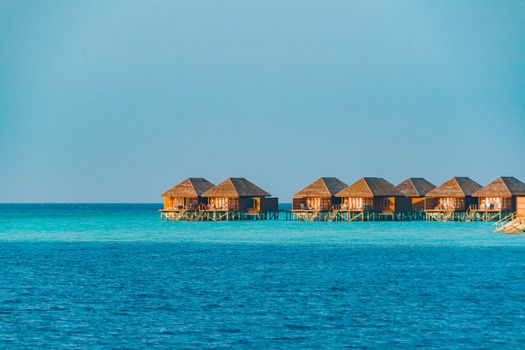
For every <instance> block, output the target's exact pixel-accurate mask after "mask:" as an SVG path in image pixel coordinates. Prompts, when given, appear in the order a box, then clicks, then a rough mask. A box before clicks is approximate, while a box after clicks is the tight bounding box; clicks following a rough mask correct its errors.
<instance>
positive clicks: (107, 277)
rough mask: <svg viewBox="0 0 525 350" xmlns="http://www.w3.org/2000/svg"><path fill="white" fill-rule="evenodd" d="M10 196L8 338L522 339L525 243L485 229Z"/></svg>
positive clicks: (3, 251)
mask: <svg viewBox="0 0 525 350" xmlns="http://www.w3.org/2000/svg"><path fill="white" fill-rule="evenodd" d="M158 208H159V206H156V205H0V282H1V284H0V316H1V318H0V347H7V348H34V347H40V348H62V347H73V348H74V347H82V348H85V347H96V348H145V347H147V348H188V349H190V348H192V349H202V348H224V347H229V348H239V349H243V348H249V349H252V348H261V349H268V348H282V349H307V348H311V349H332V348H345V347H348V348H367V347H395V348H403V347H405V348H406V347H410V348H412V347H416V346H419V347H425V348H426V347H445V348H480V347H484V348H496V347H497V348H501V347H507V348H521V347H523V344H524V343H525V313H524V312H523V310H525V259H524V257H525V236H521V235H504V234H495V233H493V232H492V231H493V226H492V225H491V224H490V223H431V222H384V223H378V222H376V223H372V222H370V223H366V222H365V223H362V222H357V223H315V222H314V223H304V222H287V221H259V222H218V223H209V222H197V223H185V222H160V221H159V215H158V211H157V209H158Z"/></svg>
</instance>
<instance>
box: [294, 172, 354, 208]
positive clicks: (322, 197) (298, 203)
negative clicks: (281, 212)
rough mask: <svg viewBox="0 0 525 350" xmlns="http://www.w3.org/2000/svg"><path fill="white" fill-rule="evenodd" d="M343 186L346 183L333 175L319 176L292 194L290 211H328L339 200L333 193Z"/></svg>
mask: <svg viewBox="0 0 525 350" xmlns="http://www.w3.org/2000/svg"><path fill="white" fill-rule="evenodd" d="M345 187H346V184H345V183H344V182H343V181H341V180H339V179H337V178H335V177H320V178H319V179H317V180H315V181H314V182H312V183H311V184H309V185H308V186H306V187H304V188H303V189H301V190H300V191H298V192H297V193H295V194H294V196H293V198H292V211H295V212H301V211H303V212H309V211H311V212H324V211H329V210H330V209H331V208H332V207H333V206H334V205H338V204H339V203H340V202H341V201H340V199H339V198H337V197H336V196H335V195H336V194H337V192H339V191H341V190H342V189H343V188H345Z"/></svg>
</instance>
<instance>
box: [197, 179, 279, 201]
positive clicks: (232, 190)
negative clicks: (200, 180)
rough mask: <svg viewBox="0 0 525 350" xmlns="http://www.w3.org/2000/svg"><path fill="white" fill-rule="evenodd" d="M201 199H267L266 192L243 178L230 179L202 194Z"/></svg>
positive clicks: (267, 194)
mask: <svg viewBox="0 0 525 350" xmlns="http://www.w3.org/2000/svg"><path fill="white" fill-rule="evenodd" d="M202 196H203V197H223V198H239V197H267V196H270V194H269V193H268V192H266V191H265V190H263V189H261V188H260V187H257V186H256V185H254V184H253V183H251V182H250V181H248V180H246V179H245V178H243V177H230V178H227V179H226V180H224V181H223V182H221V183H220V184H218V185H217V186H215V187H214V188H212V189H210V190H208V191H206V192H205V193H203V194H202Z"/></svg>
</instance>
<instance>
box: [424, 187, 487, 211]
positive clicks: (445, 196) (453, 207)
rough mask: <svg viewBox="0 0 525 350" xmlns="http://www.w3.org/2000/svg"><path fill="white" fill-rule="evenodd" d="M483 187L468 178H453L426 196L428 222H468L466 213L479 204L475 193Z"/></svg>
mask: <svg viewBox="0 0 525 350" xmlns="http://www.w3.org/2000/svg"><path fill="white" fill-rule="evenodd" d="M479 189H481V185H480V184H478V183H477V182H475V181H473V180H472V179H470V178H468V177H453V178H451V179H450V180H448V181H446V182H445V183H443V184H442V185H440V186H438V187H436V188H435V189H433V190H432V191H430V192H428V193H427V194H426V200H425V212H426V213H427V220H437V221H449V220H466V219H467V218H466V216H465V212H467V211H468V210H470V208H471V206H472V205H476V204H477V198H475V197H473V194H474V192H476V191H477V190H479Z"/></svg>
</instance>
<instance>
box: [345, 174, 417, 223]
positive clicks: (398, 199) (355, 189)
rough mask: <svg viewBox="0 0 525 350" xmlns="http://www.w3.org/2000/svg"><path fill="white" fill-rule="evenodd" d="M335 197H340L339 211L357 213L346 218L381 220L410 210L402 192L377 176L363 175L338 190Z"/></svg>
mask: <svg viewBox="0 0 525 350" xmlns="http://www.w3.org/2000/svg"><path fill="white" fill-rule="evenodd" d="M337 197H339V198H341V208H340V210H341V211H345V212H348V213H357V214H358V215H350V216H349V218H348V220H353V219H355V218H356V217H360V218H366V217H369V218H370V219H371V220H376V219H378V220H383V219H386V216H392V215H395V214H396V213H399V212H407V211H409V210H410V206H409V205H408V203H407V200H406V198H405V196H403V193H401V192H400V191H399V190H397V189H396V188H395V187H394V185H392V184H391V183H390V182H388V181H387V180H385V179H383V178H379V177H363V178H361V179H359V180H357V181H356V182H354V183H353V184H351V185H350V186H347V187H346V188H344V189H342V190H341V191H339V192H338V193H337ZM365 213H366V216H365ZM370 213H374V214H381V215H370Z"/></svg>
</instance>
